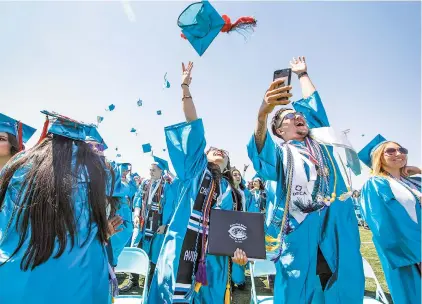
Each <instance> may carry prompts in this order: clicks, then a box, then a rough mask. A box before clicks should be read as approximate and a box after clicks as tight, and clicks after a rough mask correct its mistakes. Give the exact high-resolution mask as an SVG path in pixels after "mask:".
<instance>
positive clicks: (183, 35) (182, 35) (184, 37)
mask: <svg viewBox="0 0 422 304" xmlns="http://www.w3.org/2000/svg"><path fill="white" fill-rule="evenodd" d="M180 37H182V38H183V39H185V40H186V39H188V38H186V36H185V34H183V33H181V34H180Z"/></svg>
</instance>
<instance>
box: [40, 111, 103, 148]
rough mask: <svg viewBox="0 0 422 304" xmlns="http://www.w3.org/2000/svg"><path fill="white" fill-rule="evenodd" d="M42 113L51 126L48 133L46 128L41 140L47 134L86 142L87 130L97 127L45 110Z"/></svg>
mask: <svg viewBox="0 0 422 304" xmlns="http://www.w3.org/2000/svg"><path fill="white" fill-rule="evenodd" d="M41 113H43V114H45V115H46V116H47V119H46V123H47V125H49V128H48V131H47V128H45V126H44V129H43V134H42V135H41V138H43V137H45V135H46V133H51V134H56V135H60V136H64V137H67V138H71V139H75V140H81V141H85V140H86V138H87V130H90V128H93V127H95V128H96V126H95V125H92V124H86V123H83V122H80V121H76V120H74V119H71V118H69V117H66V116H63V115H61V114H58V113H56V112H49V111H46V110H44V111H41ZM89 132H90V131H89ZM98 136H99V134H98ZM101 140H102V138H101Z"/></svg>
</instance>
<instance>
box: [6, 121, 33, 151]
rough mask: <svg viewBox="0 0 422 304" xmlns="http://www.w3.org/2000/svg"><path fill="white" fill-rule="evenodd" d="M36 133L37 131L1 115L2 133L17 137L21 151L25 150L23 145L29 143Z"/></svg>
mask: <svg viewBox="0 0 422 304" xmlns="http://www.w3.org/2000/svg"><path fill="white" fill-rule="evenodd" d="M35 131H36V129H34V128H32V127H30V126H28V125H26V124H24V123H22V122H20V121H18V120H16V119H14V118H11V117H9V116H7V115H4V114H2V113H0V132H6V133H9V134H11V135H13V136H15V137H16V138H17V140H18V142H19V148H20V150H22V148H23V143H26V142H28V140H29V139H30V138H31V137H32V135H34V133H35Z"/></svg>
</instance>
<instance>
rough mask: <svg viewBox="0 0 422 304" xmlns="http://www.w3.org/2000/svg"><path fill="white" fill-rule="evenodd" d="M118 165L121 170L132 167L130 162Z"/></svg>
mask: <svg viewBox="0 0 422 304" xmlns="http://www.w3.org/2000/svg"><path fill="white" fill-rule="evenodd" d="M117 166H118V167H120V170H121V172H123V171H127V170H131V169H132V164H130V163H119V164H117Z"/></svg>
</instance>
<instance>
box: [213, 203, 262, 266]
mask: <svg viewBox="0 0 422 304" xmlns="http://www.w3.org/2000/svg"><path fill="white" fill-rule="evenodd" d="M264 216H265V215H264V214H262V213H257V212H256V213H255V212H241V211H229V210H220V209H213V210H211V215H210V226H209V227H210V228H209V229H210V230H209V235H208V253H209V254H213V255H222V256H230V257H232V256H233V254H234V252H235V251H236V249H237V248H239V249H242V250H243V251H244V252H245V253H246V256H247V257H248V258H249V259H259V260H265V259H266V252H265V233H264V221H265V219H264Z"/></svg>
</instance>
